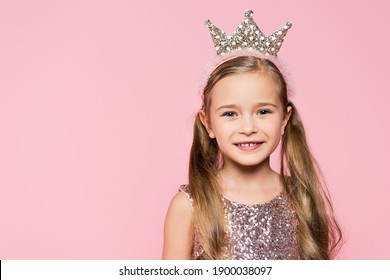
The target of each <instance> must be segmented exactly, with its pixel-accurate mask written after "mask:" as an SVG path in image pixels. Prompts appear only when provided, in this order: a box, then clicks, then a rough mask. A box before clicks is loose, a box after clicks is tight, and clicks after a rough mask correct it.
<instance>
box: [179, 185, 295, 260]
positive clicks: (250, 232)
mask: <svg viewBox="0 0 390 280" xmlns="http://www.w3.org/2000/svg"><path fill="white" fill-rule="evenodd" d="M179 190H180V191H182V192H183V193H185V194H186V195H187V197H188V199H189V200H190V202H191V204H192V197H191V192H190V187H189V185H182V186H180V188H179ZM221 199H222V200H223V204H224V206H225V219H226V225H227V226H226V227H227V239H226V241H225V243H226V244H225V246H224V247H223V249H222V259H227V260H229V259H231V260H278V259H279V260H282V259H283V260H288V259H299V254H298V246H297V233H296V226H297V218H296V215H295V213H294V211H293V209H292V207H291V204H290V203H289V201H288V199H287V195H286V194H285V193H284V192H283V191H282V192H281V193H280V194H279V195H278V196H276V197H275V198H273V199H272V200H271V201H269V202H267V203H262V204H255V205H251V206H249V205H245V204H241V203H237V202H234V201H231V200H229V199H228V198H226V197H224V196H221ZM202 251H203V249H202V246H201V244H200V240H199V235H198V234H197V231H196V229H195V236H194V242H193V248H192V252H191V259H196V258H197V257H198V256H199V255H200V254H201V253H202Z"/></svg>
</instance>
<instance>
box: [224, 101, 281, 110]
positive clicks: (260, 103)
mask: <svg viewBox="0 0 390 280" xmlns="http://www.w3.org/2000/svg"><path fill="white" fill-rule="evenodd" d="M256 106H272V107H275V108H276V107H277V106H276V104H274V103H269V102H259V103H256ZM237 107H238V106H237V105H235V104H226V105H222V106H219V107H218V108H217V111H219V110H221V109H235V108H237Z"/></svg>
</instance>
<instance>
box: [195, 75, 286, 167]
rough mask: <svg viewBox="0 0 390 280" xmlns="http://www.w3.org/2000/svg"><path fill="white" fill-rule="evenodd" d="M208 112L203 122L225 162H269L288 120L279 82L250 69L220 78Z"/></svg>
mask: <svg viewBox="0 0 390 280" xmlns="http://www.w3.org/2000/svg"><path fill="white" fill-rule="evenodd" d="M208 94H210V104H209V107H208V109H207V112H204V111H201V112H200V117H201V120H202V123H203V124H204V126H205V127H206V129H207V132H208V133H209V136H210V137H211V138H215V139H216V141H217V143H218V147H219V150H220V152H221V153H222V155H223V162H224V166H227V165H230V166H242V167H244V166H247V167H249V166H257V165H261V164H267V165H269V157H270V155H271V154H272V152H273V151H274V150H275V149H276V147H277V146H278V144H279V142H280V138H281V136H282V135H283V131H284V127H285V126H286V124H287V121H288V118H289V115H290V110H291V108H290V107H288V108H287V110H286V111H285V109H284V108H285V107H284V106H283V104H282V102H281V99H280V95H279V92H278V86H277V84H276V83H275V81H274V80H273V79H272V78H271V77H270V75H265V74H261V73H259V72H249V73H240V74H233V75H229V76H227V77H225V78H222V79H221V80H219V81H218V82H217V83H216V84H215V85H214V86H213V88H212V89H211V91H210V92H209V93H208Z"/></svg>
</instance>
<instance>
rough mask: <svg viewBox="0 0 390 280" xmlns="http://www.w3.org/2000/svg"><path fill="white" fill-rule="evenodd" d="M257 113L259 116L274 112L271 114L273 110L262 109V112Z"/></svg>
mask: <svg viewBox="0 0 390 280" xmlns="http://www.w3.org/2000/svg"><path fill="white" fill-rule="evenodd" d="M257 113H258V114H259V115H267V114H270V113H272V112H271V110H268V109H261V110H259V111H257Z"/></svg>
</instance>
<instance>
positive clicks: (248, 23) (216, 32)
mask: <svg viewBox="0 0 390 280" xmlns="http://www.w3.org/2000/svg"><path fill="white" fill-rule="evenodd" d="M252 17H253V12H252V11H251V10H248V11H246V12H245V20H244V21H243V22H242V23H241V24H240V25H239V26H238V27H237V28H236V30H235V31H234V32H233V34H232V35H226V33H225V32H224V31H222V30H221V29H219V28H218V27H216V26H215V25H214V24H213V23H212V22H211V21H210V20H207V21H206V22H205V24H206V26H207V27H208V28H209V30H210V34H211V37H212V39H213V41H214V45H215V49H216V51H217V54H218V55H223V54H225V53H229V52H231V51H234V50H241V49H249V50H255V51H259V52H261V53H263V54H265V55H274V56H276V54H277V53H278V51H279V49H280V47H281V46H282V43H283V40H284V37H285V36H286V34H287V31H288V30H289V29H290V28H291V26H292V24H291V22H289V21H288V22H286V24H285V25H284V26H283V27H282V28H281V29H279V30H277V31H275V32H274V33H272V34H271V35H269V36H268V37H266V36H265V35H264V34H263V32H261V30H260V28H259V27H258V26H257V24H256V22H255V21H254V20H253V18H252Z"/></svg>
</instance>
